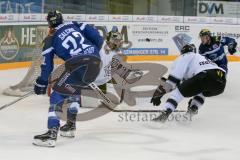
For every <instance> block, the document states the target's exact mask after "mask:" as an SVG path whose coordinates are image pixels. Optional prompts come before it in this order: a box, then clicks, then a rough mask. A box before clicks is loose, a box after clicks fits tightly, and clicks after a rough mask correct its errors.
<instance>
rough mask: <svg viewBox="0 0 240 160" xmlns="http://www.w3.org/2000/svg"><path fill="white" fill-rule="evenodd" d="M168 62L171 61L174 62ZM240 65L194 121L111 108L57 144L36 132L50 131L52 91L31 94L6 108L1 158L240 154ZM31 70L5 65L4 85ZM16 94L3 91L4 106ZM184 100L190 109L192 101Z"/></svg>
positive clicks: (162, 158) (209, 159)
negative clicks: (148, 117) (144, 117)
mask: <svg viewBox="0 0 240 160" xmlns="http://www.w3.org/2000/svg"><path fill="white" fill-rule="evenodd" d="M164 64H167V65H168V66H169V65H170V62H164ZM239 68H240V64H239V63H237V62H231V63H229V74H228V77H227V87H226V90H225V92H224V94H222V95H220V96H218V97H214V98H209V99H206V102H205V105H204V106H203V108H201V110H200V111H199V114H198V115H197V116H196V117H193V119H192V120H191V121H190V120H189V121H185V122H181V121H180V122H177V121H168V122H166V123H165V124H160V123H156V122H150V121H141V120H138V119H136V118H135V119H134V120H133V121H130V120H129V119H127V120H126V119H124V120H123V119H122V118H120V117H124V116H125V115H120V114H123V113H112V112H110V113H108V114H106V115H104V116H102V117H100V118H97V119H94V120H91V121H86V122H79V123H78V124H77V133H76V137H75V138H74V139H68V138H63V137H60V136H59V137H58V141H57V145H56V147H55V148H43V147H37V146H33V145H32V140H33V136H34V135H36V134H40V133H43V132H45V131H46V122H47V113H48V97H47V96H36V95H32V96H29V97H28V98H26V99H24V100H21V101H19V102H18V103H16V104H14V105H12V106H10V107H8V108H5V109H3V110H1V111H0V159H1V160H16V159H21V160H33V159H34V160H38V159H39V160H40V159H41V160H43V159H49V160H50V159H58V160H70V159H74V160H76V159H82V160H91V159H97V160H99V159H104V160H108V159H109V160H110V159H111V160H123V159H127V160H130V159H131V160H146V159H149V160H193V159H194V160H213V159H217V160H226V159H228V160H239V158H240V116H239V113H240V105H239V103H240V101H239V95H240V85H239V83H240V79H239V75H240V69H239ZM26 71H27V69H13V70H3V71H0V77H1V80H0V82H1V83H0V91H1V92H2V91H3V89H5V88H6V87H7V86H10V85H13V84H16V83H17V82H19V81H20V80H21V79H22V77H23V76H24V74H25V73H26ZM14 99H17V98H16V97H8V96H4V95H2V94H1V96H0V106H2V105H4V104H6V103H9V102H11V101H13V100H14ZM149 101H150V99H144V100H139V101H138V102H141V103H138V104H137V107H140V108H141V107H147V106H151V104H149V103H148V102H149ZM179 106H180V108H181V107H182V109H186V107H187V103H186V101H184V102H183V103H181V104H179ZM129 114H130V113H129ZM140 114H143V113H140ZM135 116H136V115H135Z"/></svg>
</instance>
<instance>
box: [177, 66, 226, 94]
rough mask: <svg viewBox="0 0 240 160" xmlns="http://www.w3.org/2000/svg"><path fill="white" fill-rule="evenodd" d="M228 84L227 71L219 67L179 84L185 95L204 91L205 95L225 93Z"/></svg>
mask: <svg viewBox="0 0 240 160" xmlns="http://www.w3.org/2000/svg"><path fill="white" fill-rule="evenodd" d="M225 86H226V76H225V73H224V72H223V71H221V70H219V69H212V70H205V71H203V72H200V73H198V74H197V75H195V76H193V77H192V78H190V79H188V80H186V81H183V82H182V83H180V84H179V86H178V89H179V91H180V92H181V94H182V95H183V96H184V97H192V96H195V95H197V94H200V93H202V94H203V95H204V96H205V97H211V96H216V95H219V94H221V93H223V91H224V89H225Z"/></svg>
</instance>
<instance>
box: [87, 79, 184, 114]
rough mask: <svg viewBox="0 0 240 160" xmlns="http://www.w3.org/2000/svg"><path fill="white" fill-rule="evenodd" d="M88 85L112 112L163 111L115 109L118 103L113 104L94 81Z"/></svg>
mask: <svg viewBox="0 0 240 160" xmlns="http://www.w3.org/2000/svg"><path fill="white" fill-rule="evenodd" d="M89 87H90V88H92V89H93V90H94V91H96V93H97V94H98V95H99V96H100V97H101V98H102V100H103V103H104V104H105V105H104V106H105V107H106V108H107V109H109V110H110V111H112V112H145V113H150V112H163V110H116V109H115V108H116V106H117V105H118V104H114V103H113V102H112V101H111V100H110V99H109V97H107V96H106V95H105V94H104V93H103V92H102V91H101V90H100V88H99V87H98V86H97V85H96V84H95V83H93V82H92V83H90V84H89ZM119 104H120V103H119ZM174 112H186V111H185V110H175V111H174Z"/></svg>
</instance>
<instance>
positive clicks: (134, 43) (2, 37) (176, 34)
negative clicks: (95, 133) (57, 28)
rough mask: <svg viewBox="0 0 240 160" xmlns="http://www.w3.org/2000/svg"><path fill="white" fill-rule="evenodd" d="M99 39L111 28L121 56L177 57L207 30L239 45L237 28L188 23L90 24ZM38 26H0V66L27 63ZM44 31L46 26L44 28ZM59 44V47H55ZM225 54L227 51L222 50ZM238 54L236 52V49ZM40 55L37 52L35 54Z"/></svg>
mask: <svg viewBox="0 0 240 160" xmlns="http://www.w3.org/2000/svg"><path fill="white" fill-rule="evenodd" d="M89 24H93V25H95V27H96V28H97V29H98V31H99V32H100V34H101V35H102V36H104V37H105V36H106V34H107V33H108V32H109V31H111V30H112V29H113V28H115V29H118V31H119V32H121V33H122V35H123V40H124V44H123V48H124V49H123V53H124V54H125V55H129V56H139V55H178V54H179V51H180V49H181V48H182V46H183V45H185V44H187V43H194V44H195V45H196V46H197V47H198V46H199V44H200V39H199V36H198V34H199V32H200V30H201V29H203V28H207V29H209V30H210V31H211V32H212V34H213V35H214V36H228V37H232V38H235V39H236V40H237V42H238V44H240V28H239V27H238V26H237V25H222V24H221V25H217V26H216V25H213V24H205V25H204V26H203V25H201V24H190V23H165V24H159V23H146V22H145V23H144V22H143V23H139V22H138V23H137V22H135V23H134V22H105V23H104V24H103V23H102V22H90V23H89ZM38 27H39V25H38V26H37V25H20V26H17V25H15V26H13V25H12V26H0V63H5V62H20V61H28V60H31V58H32V54H33V50H34V47H35V45H36V39H38V36H37V31H38V29H37V28H38ZM45 28H46V29H47V26H45ZM59 45H61V44H59ZM226 51H227V50H226ZM238 52H239V49H238ZM39 54H40V53H39Z"/></svg>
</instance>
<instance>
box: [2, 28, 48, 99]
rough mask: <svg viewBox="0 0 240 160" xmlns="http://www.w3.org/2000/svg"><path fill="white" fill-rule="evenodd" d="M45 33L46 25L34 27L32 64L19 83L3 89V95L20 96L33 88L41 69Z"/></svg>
mask: <svg viewBox="0 0 240 160" xmlns="http://www.w3.org/2000/svg"><path fill="white" fill-rule="evenodd" d="M47 34H48V27H46V26H37V27H36V43H35V47H34V49H33V52H32V64H31V66H30V67H29V69H28V71H27V74H26V75H25V76H24V77H23V79H22V80H21V81H20V82H19V83H17V84H15V85H12V86H10V87H8V88H6V89H5V90H4V91H3V94H4V95H8V96H18V97H21V96H24V95H25V94H27V93H28V92H30V91H32V90H33V86H34V82H35V80H36V78H37V77H38V76H39V74H40V71H41V69H40V65H41V62H42V56H41V52H42V41H43V39H44V38H45V37H46V36H47Z"/></svg>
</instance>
